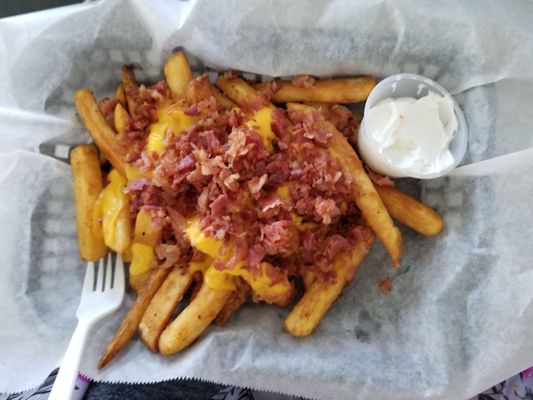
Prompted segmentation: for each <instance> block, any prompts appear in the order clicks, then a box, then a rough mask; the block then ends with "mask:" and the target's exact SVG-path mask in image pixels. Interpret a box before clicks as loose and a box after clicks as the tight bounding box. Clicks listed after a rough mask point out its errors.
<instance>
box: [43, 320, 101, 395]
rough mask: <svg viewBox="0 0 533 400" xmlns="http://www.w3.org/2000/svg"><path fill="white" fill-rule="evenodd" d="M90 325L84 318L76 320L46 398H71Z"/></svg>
mask: <svg viewBox="0 0 533 400" xmlns="http://www.w3.org/2000/svg"><path fill="white" fill-rule="evenodd" d="M91 325H92V324H91V323H89V322H87V321H84V320H80V321H78V325H77V326H76V330H75V331H74V334H73V335H72V338H71V339H70V343H69V344H68V348H67V351H66V352H65V355H64V356H63V361H61V367H60V368H59V372H58V374H57V376H56V380H55V382H54V387H53V388H52V391H51V392H50V396H49V397H48V400H69V399H70V398H71V396H72V391H73V389H74V383H75V382H76V378H77V377H78V368H79V366H80V361H81V356H82V354H83V348H84V346H85V341H86V340H87V334H88V333H89V329H90V328H91Z"/></svg>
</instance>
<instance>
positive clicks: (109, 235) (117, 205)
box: [93, 169, 132, 254]
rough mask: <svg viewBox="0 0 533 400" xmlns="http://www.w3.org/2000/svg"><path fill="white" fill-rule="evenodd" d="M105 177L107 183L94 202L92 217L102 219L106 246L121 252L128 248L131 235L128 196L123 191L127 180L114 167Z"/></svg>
mask: <svg viewBox="0 0 533 400" xmlns="http://www.w3.org/2000/svg"><path fill="white" fill-rule="evenodd" d="M107 179H108V181H109V183H108V184H107V186H106V187H105V188H104V189H103V190H102V194H101V195H100V198H99V199H98V200H97V202H96V204H95V211H94V212H93V218H95V217H96V216H97V215H100V218H101V219H102V231H103V233H104V242H105V244H106V246H107V247H109V248H110V249H112V250H114V251H116V252H117V253H120V254H122V253H124V252H125V251H126V250H127V249H128V248H129V246H130V243H131V236H132V228H131V219H130V210H129V198H128V195H127V194H126V193H124V187H125V186H126V184H127V182H126V179H125V178H124V177H123V176H122V175H120V174H119V173H118V172H117V171H116V170H114V169H113V170H111V172H110V173H109V174H108V175H107ZM95 219H96V218H95Z"/></svg>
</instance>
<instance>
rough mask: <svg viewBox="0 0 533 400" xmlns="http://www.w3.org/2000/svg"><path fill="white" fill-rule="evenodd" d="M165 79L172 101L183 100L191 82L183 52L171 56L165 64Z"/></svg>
mask: <svg viewBox="0 0 533 400" xmlns="http://www.w3.org/2000/svg"><path fill="white" fill-rule="evenodd" d="M165 78H166V80H167V84H168V87H169V88H170V93H171V94H172V99H174V101H178V100H182V99H185V97H186V93H187V85H188V84H189V82H190V81H191V80H192V72H191V67H190V66H189V62H188V61H187V57H185V54H183V52H181V51H178V52H177V53H175V54H173V55H172V56H171V57H170V58H169V59H168V60H167V62H166V63H165Z"/></svg>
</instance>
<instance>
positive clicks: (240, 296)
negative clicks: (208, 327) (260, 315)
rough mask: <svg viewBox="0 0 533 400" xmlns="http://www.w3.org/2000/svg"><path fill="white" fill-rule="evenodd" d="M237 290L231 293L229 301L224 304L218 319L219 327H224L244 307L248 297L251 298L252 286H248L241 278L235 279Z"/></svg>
mask: <svg viewBox="0 0 533 400" xmlns="http://www.w3.org/2000/svg"><path fill="white" fill-rule="evenodd" d="M235 286H236V289H235V290H234V291H233V293H231V296H230V297H229V299H228V301H226V304H224V307H223V308H222V310H221V311H220V313H219V314H218V316H217V318H216V323H217V324H218V325H224V324H225V323H226V321H227V320H228V319H229V318H230V317H231V316H232V315H233V313H235V311H237V310H238V309H239V307H240V306H242V305H243V304H244V303H245V302H246V300H247V299H248V297H250V292H251V290H250V286H248V285H247V284H246V282H245V281H244V280H242V279H241V278H236V279H235Z"/></svg>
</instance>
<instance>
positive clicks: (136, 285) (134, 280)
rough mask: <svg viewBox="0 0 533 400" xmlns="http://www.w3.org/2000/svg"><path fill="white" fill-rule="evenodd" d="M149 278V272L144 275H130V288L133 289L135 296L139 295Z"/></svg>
mask: <svg viewBox="0 0 533 400" xmlns="http://www.w3.org/2000/svg"><path fill="white" fill-rule="evenodd" d="M149 276H150V271H148V272H145V273H144V274H139V275H131V274H130V278H129V280H130V287H131V288H132V289H133V291H134V292H135V293H137V295H138V294H139V293H140V291H141V289H142V288H143V286H144V283H145V282H146V280H147V279H148V277H149Z"/></svg>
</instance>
